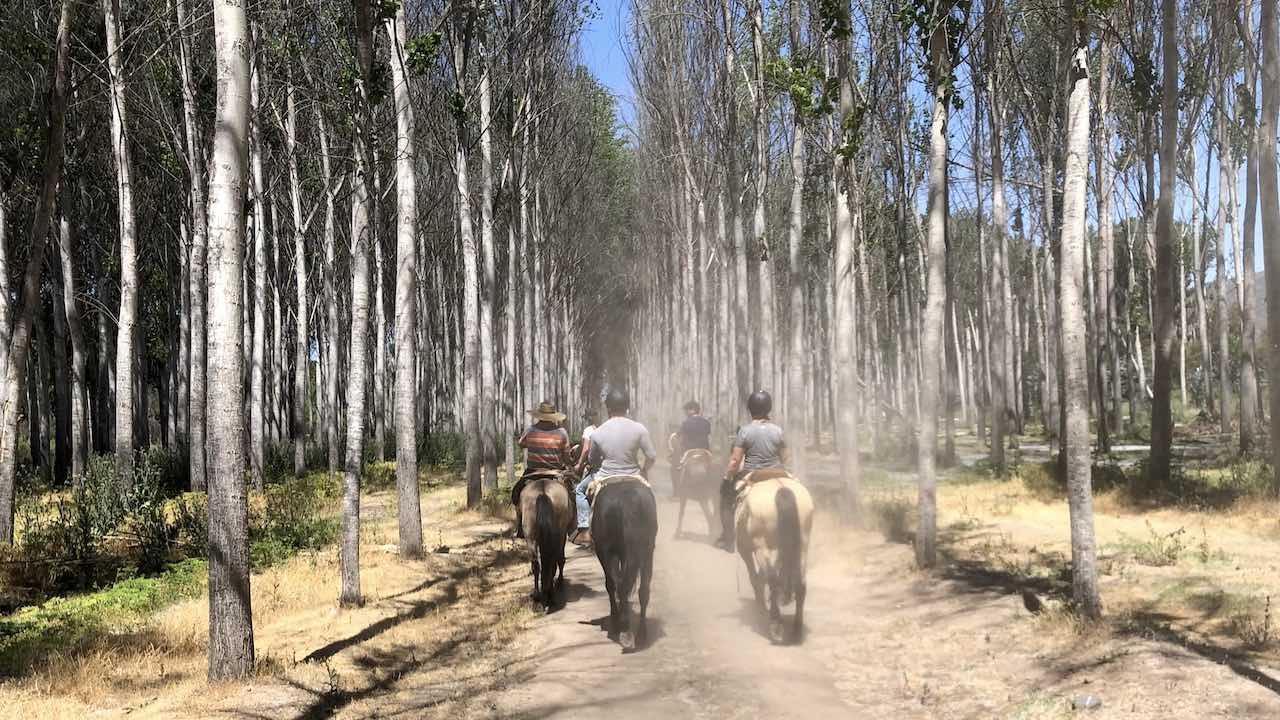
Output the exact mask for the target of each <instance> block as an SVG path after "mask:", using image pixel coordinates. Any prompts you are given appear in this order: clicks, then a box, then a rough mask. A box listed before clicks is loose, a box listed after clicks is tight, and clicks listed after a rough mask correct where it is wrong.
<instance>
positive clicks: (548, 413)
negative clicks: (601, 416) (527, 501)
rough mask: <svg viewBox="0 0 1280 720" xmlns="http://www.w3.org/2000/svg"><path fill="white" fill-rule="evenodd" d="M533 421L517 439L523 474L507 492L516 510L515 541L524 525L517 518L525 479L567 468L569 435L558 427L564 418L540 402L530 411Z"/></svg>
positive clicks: (551, 406) (547, 403)
mask: <svg viewBox="0 0 1280 720" xmlns="http://www.w3.org/2000/svg"><path fill="white" fill-rule="evenodd" d="M529 415H531V416H532V417H533V424H532V425H530V426H529V427H528V428H527V429H526V430H525V431H524V434H523V435H521V436H520V440H519V444H520V447H522V448H524V474H523V475H522V476H521V477H520V479H519V480H517V481H516V484H515V485H514V486H513V487H512V488H511V504H512V505H515V507H516V537H518V538H522V537H524V524H523V523H522V522H521V518H520V491H522V490H524V486H525V484H527V483H528V482H529V478H530V477H532V476H534V475H546V474H549V473H551V472H557V473H563V472H564V471H565V470H567V469H568V468H569V465H570V462H569V433H568V432H567V431H566V430H565V429H564V428H563V427H561V424H562V423H563V422H564V418H565V415H564V413H562V412H557V411H556V406H555V405H552V404H551V403H549V402H546V401H543V402H541V403H538V407H537V409H536V410H530V411H529Z"/></svg>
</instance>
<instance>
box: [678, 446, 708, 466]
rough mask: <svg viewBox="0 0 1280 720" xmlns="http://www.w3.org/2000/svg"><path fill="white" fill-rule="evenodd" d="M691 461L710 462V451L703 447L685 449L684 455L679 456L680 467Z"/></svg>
mask: <svg viewBox="0 0 1280 720" xmlns="http://www.w3.org/2000/svg"><path fill="white" fill-rule="evenodd" d="M691 462H708V463H709V462H711V451H710V450H705V449H703V448H694V449H692V450H686V451H685V453H684V457H682V458H680V467H684V466H686V465H688V464H689V463H691Z"/></svg>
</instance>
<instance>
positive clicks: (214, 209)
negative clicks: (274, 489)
mask: <svg viewBox="0 0 1280 720" xmlns="http://www.w3.org/2000/svg"><path fill="white" fill-rule="evenodd" d="M213 22H214V31H215V32H214V35H215V38H216V48H217V73H218V102H217V123H216V127H217V131H216V133H215V135H214V141H213V172H212V175H211V176H210V179H209V248H208V250H209V266H210V267H211V268H213V272H211V273H210V274H209V329H208V343H209V386H210V392H209V394H208V411H209V438H208V442H209V470H210V478H209V679H210V680H211V681H218V680H229V679H234V678H243V677H247V676H249V675H250V674H251V673H252V672H253V666H254V658H253V612H252V610H251V608H250V592H249V512H248V489H247V487H246V485H245V457H244V373H243V363H244V351H243V345H244V325H243V317H242V315H241V312H242V311H241V307H240V306H241V303H242V302H243V289H242V286H241V284H242V282H243V280H242V267H243V264H244V242H245V239H244V228H245V223H244V212H245V208H244V197H245V191H246V189H247V188H246V184H247V180H248V167H247V166H248V160H249V158H248V154H249V145H248V143H249V96H250V82H249V27H248V21H247V19H246V17H245V8H244V5H243V0H240V1H236V0H227V1H225V2H219V3H217V4H216V5H215V6H214V14H213Z"/></svg>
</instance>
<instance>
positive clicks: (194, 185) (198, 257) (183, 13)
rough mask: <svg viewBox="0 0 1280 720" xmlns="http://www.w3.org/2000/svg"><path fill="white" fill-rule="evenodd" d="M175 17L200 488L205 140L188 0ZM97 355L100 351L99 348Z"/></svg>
mask: <svg viewBox="0 0 1280 720" xmlns="http://www.w3.org/2000/svg"><path fill="white" fill-rule="evenodd" d="M174 5H175V6H176V8H177V16H178V28H179V35H178V71H179V74H180V75H181V76H182V121H183V123H182V124H183V127H184V128H185V131H186V132H185V135H186V151H187V174H188V184H189V186H190V187H189V191H190V194H191V250H190V253H189V256H190V257H189V259H188V263H189V266H190V267H189V270H188V275H187V281H188V289H189V290H188V291H189V293H190V298H189V303H190V310H191V321H190V327H191V330H190V338H189V340H188V342H189V343H190V346H191V348H190V358H189V369H188V386H189V387H188V391H187V394H188V397H189V400H188V402H189V403H190V404H189V406H188V410H187V436H188V437H187V453H188V455H189V458H188V461H189V465H190V473H191V489H192V490H196V491H202V490H204V489H205V484H206V483H205V458H206V453H205V357H206V352H205V344H206V341H205V334H206V327H205V310H206V303H205V292H206V287H205V284H206V267H207V265H206V262H205V260H206V258H205V253H206V245H207V243H208V224H207V212H206V208H205V186H204V162H205V158H204V142H203V138H202V136H201V134H200V126H199V123H197V122H196V85H195V81H194V79H193V78H192V70H191V62H192V58H191V54H192V53H191V38H190V36H189V34H188V33H187V32H186V28H187V22H188V15H187V0H174ZM99 352H101V350H99Z"/></svg>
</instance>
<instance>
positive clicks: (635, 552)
mask: <svg viewBox="0 0 1280 720" xmlns="http://www.w3.org/2000/svg"><path fill="white" fill-rule="evenodd" d="M592 485H593V488H592V489H590V490H589V491H588V492H589V495H590V497H591V498H592V500H591V507H592V510H591V540H592V542H593V543H594V544H595V549H596V558H597V559H599V560H600V568H601V569H602V570H603V571H604V586H605V590H606V591H608V593H609V639H610V640H615V641H617V642H618V643H619V644H621V645H622V648H623V651H624V652H630V651H634V650H638V649H641V648H643V647H644V646H645V643H646V641H647V639H648V636H647V632H646V629H645V619H646V617H647V615H648V612H649V583H650V580H651V579H652V578H653V547H654V545H655V543H656V542H657V537H658V505H657V501H656V500H655V499H654V497H653V490H652V489H651V488H650V487H649V483H648V482H646V481H645V480H644V479H643V478H640V477H637V476H634V475H622V476H615V477H609V478H602V479H599V480H596V481H595V482H594V483H592ZM637 579H638V580H639V583H640V588H639V601H640V618H639V622H638V623H634V622H633V620H634V618H633V617H632V612H631V592H632V590H634V589H635V586H636V581H637Z"/></svg>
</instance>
